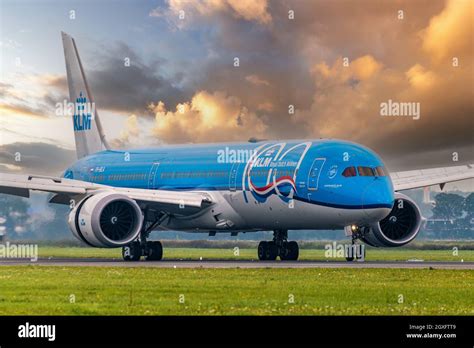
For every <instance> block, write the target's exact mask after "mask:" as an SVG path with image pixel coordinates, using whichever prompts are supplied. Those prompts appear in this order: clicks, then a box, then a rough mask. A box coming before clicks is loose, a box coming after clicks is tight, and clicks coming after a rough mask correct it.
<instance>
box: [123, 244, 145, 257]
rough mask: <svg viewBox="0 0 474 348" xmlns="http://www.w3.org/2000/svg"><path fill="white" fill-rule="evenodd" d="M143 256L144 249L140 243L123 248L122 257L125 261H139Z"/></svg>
mask: <svg viewBox="0 0 474 348" xmlns="http://www.w3.org/2000/svg"><path fill="white" fill-rule="evenodd" d="M141 256H142V248H141V245H140V242H132V243H130V244H129V245H126V246H124V247H122V257H123V259H124V261H138V260H140V257H141Z"/></svg>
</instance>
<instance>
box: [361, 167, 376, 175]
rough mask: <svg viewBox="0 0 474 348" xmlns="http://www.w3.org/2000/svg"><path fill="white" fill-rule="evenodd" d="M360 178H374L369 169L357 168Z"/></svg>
mask: <svg viewBox="0 0 474 348" xmlns="http://www.w3.org/2000/svg"><path fill="white" fill-rule="evenodd" d="M357 171H358V172H359V175H360V176H375V174H374V171H373V169H372V168H370V167H357Z"/></svg>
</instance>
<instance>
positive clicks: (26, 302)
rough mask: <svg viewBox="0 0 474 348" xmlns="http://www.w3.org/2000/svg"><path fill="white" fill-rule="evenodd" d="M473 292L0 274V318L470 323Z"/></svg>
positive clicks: (73, 273) (439, 275)
mask: <svg viewBox="0 0 474 348" xmlns="http://www.w3.org/2000/svg"><path fill="white" fill-rule="evenodd" d="M473 290H474V271H464V270H456V271H452V270H429V269H157V268H113V267H106V268H100V267H97V268H96V267H45V266H2V267H0V315H18V314H28V315H40V314H43V315H97V314H102V315H218V314H225V315H314V314H316V315H336V314H339V315H346V314H347V315H349V314H352V315H367V314H368V315H374V314H385V315H395V314H401V315H409V314H410V315H435V314H436V315H443V314H451V315H460V314H469V315H473V314H474V296H472V294H473ZM73 296H74V300H75V301H71V299H72V297H73ZM401 296H403V303H399V300H400V299H401ZM180 299H181V300H182V301H181V302H183V300H184V303H181V302H180ZM291 299H294V301H293V302H294V303H291ZM71 302H72V303H71Z"/></svg>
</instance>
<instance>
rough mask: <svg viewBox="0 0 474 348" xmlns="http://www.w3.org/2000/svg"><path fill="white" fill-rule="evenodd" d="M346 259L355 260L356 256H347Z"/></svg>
mask: <svg viewBox="0 0 474 348" xmlns="http://www.w3.org/2000/svg"><path fill="white" fill-rule="evenodd" d="M346 261H348V262H352V261H354V256H351V257H349V256H347V257H346Z"/></svg>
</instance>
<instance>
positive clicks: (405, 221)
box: [361, 193, 423, 247]
mask: <svg viewBox="0 0 474 348" xmlns="http://www.w3.org/2000/svg"><path fill="white" fill-rule="evenodd" d="M422 221H423V218H422V216H421V212H420V208H418V206H417V205H416V203H415V202H414V201H413V200H412V199H411V198H409V197H408V196H405V195H403V194H401V193H396V194H395V204H394V205H393V208H392V211H391V212H390V214H388V216H386V217H385V218H384V219H382V220H381V221H379V222H377V223H375V224H373V225H371V226H368V227H364V228H363V229H362V238H361V239H362V240H363V241H364V242H365V243H367V244H369V245H371V246H376V247H398V246H402V245H405V244H407V243H409V242H411V241H412V240H413V239H415V237H416V236H417V235H418V232H419V231H420V228H421V223H422Z"/></svg>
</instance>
